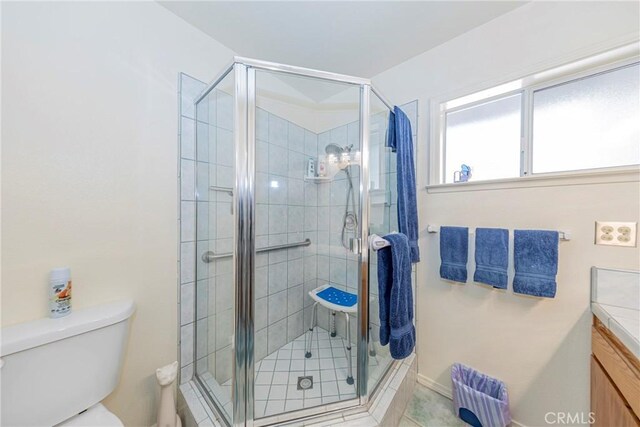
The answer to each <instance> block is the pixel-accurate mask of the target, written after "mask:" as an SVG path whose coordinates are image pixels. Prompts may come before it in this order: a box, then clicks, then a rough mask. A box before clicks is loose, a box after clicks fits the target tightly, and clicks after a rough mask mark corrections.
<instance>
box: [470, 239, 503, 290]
mask: <svg viewBox="0 0 640 427" xmlns="http://www.w3.org/2000/svg"><path fill="white" fill-rule="evenodd" d="M475 259H476V271H475V273H474V274H473V280H474V281H475V282H479V283H486V284H487V285H491V286H493V287H494V288H498V289H507V266H508V265H509V230H506V229H504V228H476V254H475Z"/></svg>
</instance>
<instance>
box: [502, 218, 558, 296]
mask: <svg viewBox="0 0 640 427" xmlns="http://www.w3.org/2000/svg"><path fill="white" fill-rule="evenodd" d="M513 258H514V264H515V270H516V275H515V277H514V278H513V291H514V292H517V293H519V294H527V295H533V296H536V297H547V298H553V297H555V295H556V274H558V232H557V231H544V230H515V231H514V233H513Z"/></svg>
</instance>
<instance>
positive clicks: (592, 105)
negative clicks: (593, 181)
mask: <svg viewBox="0 0 640 427" xmlns="http://www.w3.org/2000/svg"><path fill="white" fill-rule="evenodd" d="M638 73H640V67H639V66H638V64H634V65H631V66H627V67H623V68H617V69H614V70H612V71H609V72H605V73H601V74H596V75H592V76H589V77H585V78H582V79H578V80H572V81H570V82H568V83H564V84H560V85H557V86H552V87H550V88H546V89H541V90H537V91H535V92H533V170H532V171H533V173H543V172H558V171H568V170H580V169H595V168H603V167H613V166H627V165H634V164H638V163H640V126H639V122H640V99H639V98H638V97H639V95H638V94H640V85H639V83H638V81H639V78H638V76H639V74H638Z"/></svg>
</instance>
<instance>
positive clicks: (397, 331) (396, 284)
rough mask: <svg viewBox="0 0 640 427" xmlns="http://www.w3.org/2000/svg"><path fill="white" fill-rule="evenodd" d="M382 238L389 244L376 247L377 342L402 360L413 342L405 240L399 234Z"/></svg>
mask: <svg viewBox="0 0 640 427" xmlns="http://www.w3.org/2000/svg"><path fill="white" fill-rule="evenodd" d="M384 238H385V239H386V240H387V241H388V242H389V243H390V246H387V247H385V248H381V249H379V250H378V301H379V305H380V344H382V345H387V344H390V345H389V347H390V350H391V357H393V358H394V359H404V358H405V357H407V356H409V355H410V354H411V352H412V351H413V348H414V347H415V344H416V329H415V327H414V326H413V292H412V290H411V259H410V255H409V252H410V249H409V239H408V238H407V236H405V235H404V234H401V233H393V234H387V235H386V236H384Z"/></svg>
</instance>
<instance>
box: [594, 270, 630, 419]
mask: <svg viewBox="0 0 640 427" xmlns="http://www.w3.org/2000/svg"><path fill="white" fill-rule="evenodd" d="M591 295H592V298H591V310H592V312H593V326H592V329H591V353H592V354H591V412H592V419H591V421H592V425H594V426H601V427H611V426H616V427H628V426H633V427H636V426H640V420H639V417H640V360H639V358H640V274H639V273H638V272H631V271H620V270H609V269H601V268H595V267H594V268H593V270H592V288H591Z"/></svg>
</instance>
